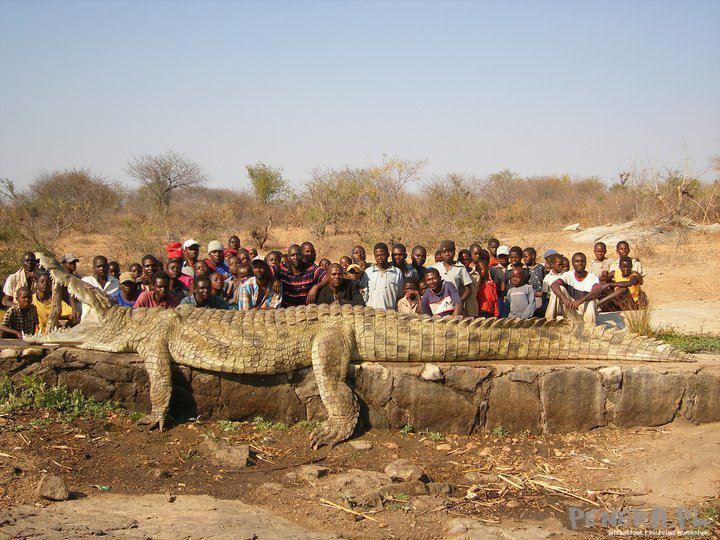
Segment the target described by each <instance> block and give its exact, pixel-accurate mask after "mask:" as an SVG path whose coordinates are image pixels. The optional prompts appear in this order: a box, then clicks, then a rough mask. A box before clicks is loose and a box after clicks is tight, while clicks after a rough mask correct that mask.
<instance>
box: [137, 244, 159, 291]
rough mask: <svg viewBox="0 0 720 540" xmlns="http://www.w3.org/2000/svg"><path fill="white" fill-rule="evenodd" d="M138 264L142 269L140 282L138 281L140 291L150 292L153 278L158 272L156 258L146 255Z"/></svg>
mask: <svg viewBox="0 0 720 540" xmlns="http://www.w3.org/2000/svg"><path fill="white" fill-rule="evenodd" d="M140 263H141V266H142V269H143V273H142V276H140V280H139V281H138V283H139V284H140V289H142V290H143V291H150V290H152V288H153V276H154V275H155V273H156V272H157V271H158V260H157V257H155V255H150V254H149V253H148V254H147V255H145V256H144V257H143V258H142V260H141V262H140Z"/></svg>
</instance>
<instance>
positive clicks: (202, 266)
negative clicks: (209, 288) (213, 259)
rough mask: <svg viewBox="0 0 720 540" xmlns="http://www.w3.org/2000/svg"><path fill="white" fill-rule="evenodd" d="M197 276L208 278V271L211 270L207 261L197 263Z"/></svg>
mask: <svg viewBox="0 0 720 540" xmlns="http://www.w3.org/2000/svg"><path fill="white" fill-rule="evenodd" d="M194 268H195V275H197V276H207V273H208V270H209V269H210V268H209V267H208V265H207V263H206V262H205V261H198V262H196V263H195V267H194Z"/></svg>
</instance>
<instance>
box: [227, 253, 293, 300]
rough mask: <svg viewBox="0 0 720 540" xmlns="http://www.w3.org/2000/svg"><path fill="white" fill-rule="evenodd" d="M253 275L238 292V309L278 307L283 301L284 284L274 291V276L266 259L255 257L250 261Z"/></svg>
mask: <svg viewBox="0 0 720 540" xmlns="http://www.w3.org/2000/svg"><path fill="white" fill-rule="evenodd" d="M250 266H251V267H252V272H253V276H252V277H250V278H248V279H247V280H245V282H244V283H243V284H242V285H241V286H240V290H239V293H238V302H237V306H238V309H239V310H241V311H250V310H251V309H276V308H279V307H280V304H281V303H282V286H280V290H279V291H278V292H277V293H276V292H275V291H273V283H274V281H275V278H274V277H273V274H272V271H271V270H270V265H268V263H267V262H265V260H264V259H254V260H253V261H251V262H250Z"/></svg>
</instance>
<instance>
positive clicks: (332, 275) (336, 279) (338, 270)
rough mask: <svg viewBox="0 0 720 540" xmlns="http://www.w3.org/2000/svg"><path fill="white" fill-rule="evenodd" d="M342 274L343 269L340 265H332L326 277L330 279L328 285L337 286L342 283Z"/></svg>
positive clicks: (343, 274)
mask: <svg viewBox="0 0 720 540" xmlns="http://www.w3.org/2000/svg"><path fill="white" fill-rule="evenodd" d="M344 276H345V272H344V271H343V269H342V267H338V266H333V267H332V268H330V271H329V272H328V279H329V280H330V285H332V286H333V287H339V286H340V285H342V282H343V278H344Z"/></svg>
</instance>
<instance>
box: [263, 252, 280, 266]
mask: <svg viewBox="0 0 720 540" xmlns="http://www.w3.org/2000/svg"><path fill="white" fill-rule="evenodd" d="M265 260H266V261H267V263H268V264H269V265H270V266H278V265H279V264H280V260H279V259H278V256H277V253H268V256H267V257H265Z"/></svg>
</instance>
